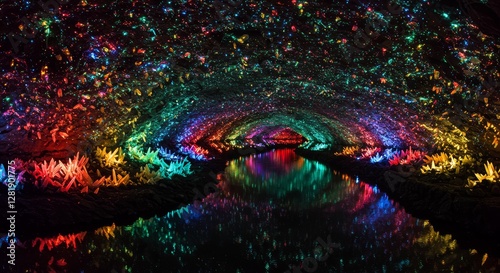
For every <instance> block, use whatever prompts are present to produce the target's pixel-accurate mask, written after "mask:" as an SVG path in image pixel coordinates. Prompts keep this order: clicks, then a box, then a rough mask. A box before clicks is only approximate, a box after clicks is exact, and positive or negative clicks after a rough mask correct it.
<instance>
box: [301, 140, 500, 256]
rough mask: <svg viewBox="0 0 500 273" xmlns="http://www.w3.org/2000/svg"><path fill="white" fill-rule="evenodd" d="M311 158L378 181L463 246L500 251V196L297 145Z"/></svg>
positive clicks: (438, 177)
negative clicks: (499, 234)
mask: <svg viewBox="0 0 500 273" xmlns="http://www.w3.org/2000/svg"><path fill="white" fill-rule="evenodd" d="M296 153H297V154H299V155H300V156H303V157H305V158H308V159H313V160H317V161H320V162H322V163H324V164H327V165H328V166H330V167H332V168H334V169H336V170H339V171H341V172H343V173H347V174H349V175H352V176H357V177H359V179H360V180H362V181H365V182H367V183H370V184H374V185H377V186H378V187H379V188H380V189H381V190H383V191H384V192H386V193H387V194H388V195H389V197H390V198H392V199H394V200H396V201H397V202H399V203H400V204H402V205H403V207H404V208H405V210H406V211H407V212H409V213H410V214H412V215H413V216H415V217H418V218H423V219H429V220H430V221H431V223H432V224H433V226H434V227H435V228H436V229H437V230H438V231H441V232H445V233H450V234H452V235H453V236H454V238H455V239H457V241H459V242H461V243H462V244H463V245H470V246H473V247H476V246H477V245H478V244H477V242H481V243H480V246H481V247H483V248H486V249H488V250H489V251H490V252H491V251H495V252H499V250H498V249H500V248H499V246H500V237H499V236H498V231H499V230H500V218H499V217H498V216H499V215H500V194H499V193H497V192H495V191H489V192H488V191H486V190H485V189H482V188H477V189H472V190H471V189H469V188H466V187H464V185H465V184H466V183H467V181H463V180H460V179H457V178H450V177H446V176H445V175H422V174H421V173H420V172H419V171H418V170H416V169H415V168H413V169H412V168H407V167H396V166H392V167H390V166H389V164H387V163H375V164H373V163H370V162H369V161H367V160H366V161H365V160H356V159H354V158H349V157H344V156H334V155H333V153H331V152H316V151H309V150H303V149H297V150H296Z"/></svg>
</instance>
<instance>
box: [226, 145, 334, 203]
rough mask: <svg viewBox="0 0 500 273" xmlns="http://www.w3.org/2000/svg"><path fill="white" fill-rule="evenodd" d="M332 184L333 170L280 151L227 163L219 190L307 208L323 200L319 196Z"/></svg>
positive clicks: (284, 150) (290, 152)
mask: <svg viewBox="0 0 500 273" xmlns="http://www.w3.org/2000/svg"><path fill="white" fill-rule="evenodd" d="M332 180H333V173H332V170H331V169H329V168H328V167H327V166H325V165H324V164H322V163H319V162H317V161H312V160H307V159H304V158H303V157H300V156H298V155H296V154H295V152H294V151H293V149H280V150H275V151H271V152H267V153H263V154H257V155H253V156H250V157H240V158H238V159H236V160H232V161H231V162H229V164H228V166H227V168H226V170H225V178H224V179H222V181H221V188H223V191H227V194H229V192H230V194H231V195H241V197H245V199H247V198H251V200H248V201H253V202H258V201H264V202H265V201H266V200H269V201H274V202H276V203H279V204H287V203H290V204H292V203H293V206H294V207H309V206H310V205H311V204H314V203H318V202H319V201H320V200H322V199H323V198H322V192H323V191H324V190H325V189H326V187H327V185H328V184H329V183H330V182H331V181H332Z"/></svg>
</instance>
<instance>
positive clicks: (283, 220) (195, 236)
mask: <svg viewBox="0 0 500 273" xmlns="http://www.w3.org/2000/svg"><path fill="white" fill-rule="evenodd" d="M219 179H220V181H221V182H220V183H219V184H218V185H217V186H215V185H207V187H206V191H205V193H206V194H208V193H209V192H210V191H211V189H217V191H216V192H215V193H212V194H208V195H207V196H206V197H205V198H204V200H203V201H201V202H195V204H193V205H190V206H188V207H186V208H184V209H183V210H179V211H177V212H175V213H169V214H168V215H166V216H163V217H155V218H151V219H147V220H144V219H139V220H137V221H136V222H135V223H134V224H133V225H130V226H125V227H118V226H110V227H103V228H100V229H98V230H95V231H88V232H81V233H78V234H66V235H60V236H56V237H53V238H37V239H35V240H32V241H27V242H23V245H22V246H18V248H17V257H16V262H17V265H16V268H17V269H18V270H19V271H20V272H21V271H23V272H24V271H25V270H27V271H26V272H35V271H36V272H47V271H48V272H50V271H51V270H52V272H64V271H66V272H252V273H254V272H370V273H371V272H497V270H500V266H499V263H500V260H499V258H498V257H492V256H491V255H490V256H488V254H486V253H478V252H477V251H475V250H473V249H462V248H460V247H459V246H458V245H457V243H456V241H454V240H453V238H452V237H451V236H450V235H445V236H443V235H440V234H439V233H437V232H435V231H434V229H433V227H432V225H431V224H429V222H428V221H426V220H420V219H416V218H414V217H412V216H410V215H409V214H407V213H406V212H405V211H404V209H402V208H401V207H399V206H398V204H396V203H394V202H393V201H391V200H390V199H388V197H387V195H386V194H384V193H382V192H380V191H379V190H378V189H377V188H376V187H373V186H370V185H368V184H366V183H363V182H361V181H358V180H357V179H356V178H352V177H349V176H346V175H342V174H341V173H338V172H336V171H334V170H332V169H330V168H328V167H326V166H324V165H322V164H320V163H318V162H315V161H311V160H307V159H304V158H302V157H300V156H297V155H295V154H294V152H293V151H292V150H289V149H285V150H277V151H272V152H268V153H265V154H260V155H255V156H251V157H245V158H240V159H236V160H233V161H231V162H229V163H228V166H227V168H226V170H225V173H224V174H220V175H219ZM205 193H200V194H201V195H203V196H204V195H205ZM2 253H5V246H2ZM3 255H5V254H3ZM4 264H5V263H4ZM2 266H4V265H2ZM4 269H5V267H4ZM2 272H4V271H2Z"/></svg>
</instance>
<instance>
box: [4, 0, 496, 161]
mask: <svg viewBox="0 0 500 273" xmlns="http://www.w3.org/2000/svg"><path fill="white" fill-rule="evenodd" d="M95 3H99V4H92V5H84V6H81V7H80V6H78V7H73V6H70V5H61V16H62V17H61V18H59V17H57V16H59V15H58V14H49V13H47V14H44V16H42V17H43V18H42V17H39V16H38V15H37V11H36V10H35V7H30V8H27V9H25V10H22V12H19V11H20V10H19V9H21V7H20V6H18V5H16V4H11V3H2V7H4V8H5V9H6V10H9V11H12V14H25V18H27V20H28V21H29V22H33V24H30V26H29V28H31V30H32V33H31V34H30V33H27V32H26V31H24V32H23V31H22V30H20V32H17V29H19V26H18V25H16V23H18V22H20V21H22V20H21V19H22V18H17V19H16V18H12V20H9V22H8V23H7V27H6V29H9V27H10V29H15V30H16V31H12V33H11V34H9V33H4V34H5V35H4V37H7V39H4V41H3V43H2V51H3V52H2V53H3V54H2V57H1V62H2V63H1V64H2V72H1V73H2V77H1V79H0V81H1V84H2V89H1V90H0V92H1V94H2V105H1V108H0V110H1V113H2V115H1V116H0V144H2V145H0V153H1V157H2V158H1V159H2V160H3V161H6V160H8V159H9V158H20V159H21V160H29V159H33V160H35V161H37V162H43V160H47V161H50V159H52V158H54V159H55V160H63V161H64V160H67V159H68V158H71V157H72V156H74V155H76V154H82V155H83V154H85V155H87V156H93V155H95V154H96V153H97V148H99V149H103V147H108V150H107V151H109V150H115V149H122V150H123V153H125V154H128V156H129V157H130V159H136V158H141V157H142V155H143V154H146V153H147V151H148V150H150V153H154V152H152V151H154V150H155V149H159V148H164V149H168V150H169V151H170V152H171V153H180V154H184V155H186V154H190V155H192V156H195V157H197V156H198V157H200V158H205V159H208V158H212V157H214V156H217V155H220V154H223V153H224V152H225V151H228V150H230V149H232V148H236V147H240V146H258V145H269V144H270V142H271V143H272V142H273V140H277V139H279V138H283V136H284V135H287V136H288V137H290V138H291V139H296V141H297V142H299V139H301V137H302V140H303V142H302V143H301V145H302V147H305V148H308V149H320V148H321V149H331V148H332V147H334V146H338V147H341V146H362V147H375V146H377V147H388V148H389V147H392V148H397V149H406V148H409V147H413V148H414V149H419V150H423V151H425V150H427V151H429V150H433V149H437V150H441V151H446V152H450V153H453V154H456V155H464V154H470V155H475V156H476V155H477V156H478V157H485V158H486V159H487V158H488V157H495V156H498V155H499V152H500V148H499V147H498V139H499V138H500V130H499V129H498V128H499V126H500V123H499V120H500V119H499V117H498V115H497V112H498V107H499V105H500V102H499V97H498V92H496V91H497V90H498V84H497V83H498V80H499V77H500V75H499V74H498V71H499V63H498V60H499V58H498V48H499V46H498V45H499V41H498V37H497V36H495V34H494V31H493V32H492V31H487V30H484V31H483V29H480V28H479V27H478V26H477V25H478V23H476V22H473V21H471V20H470V18H468V17H467V14H468V13H467V12H468V11H470V10H471V9H470V7H468V6H467V9H466V12H464V11H463V10H461V9H460V6H459V5H457V4H453V3H449V1H445V2H441V1H437V2H433V3H430V2H427V1H426V2H422V1H402V2H401V3H399V2H398V3H390V2H384V1H378V2H376V3H370V4H367V3H358V2H357V1H345V2H337V1H335V2H326V1H325V2H324V3H323V2H321V3H320V2H314V3H312V2H311V3H309V2H302V1H288V2H282V1H265V2H262V3H258V4H257V3H250V2H249V3H246V2H245V3H243V2H241V3H240V2H238V3H233V2H231V3H226V4H227V5H233V4H234V5H240V6H234V7H233V6H230V8H231V9H230V10H233V9H235V10H236V9H237V10H238V11H239V12H238V13H237V15H236V14H235V15H234V16H232V15H230V14H224V16H217V10H214V6H213V5H212V4H210V3H208V2H196V1H188V2H179V3H177V2H176V3H161V4H158V3H153V2H151V1H144V2H141V3H135V4H134V5H132V6H130V5H128V4H126V3H121V2H118V1H111V2H109V3H108V2H105V1H95ZM484 5H486V4H484ZM462 6H463V5H462ZM491 8H492V10H495V9H494V8H495V7H494V6H492V7H491ZM109 10H117V11H120V14H129V15H128V17H127V18H126V19H123V18H121V15H119V14H118V13H116V15H114V16H115V17H113V18H110V19H109V20H108V21H107V23H104V22H103V21H102V19H100V18H107V16H105V15H106V14H108V11H109ZM220 10H221V9H219V11H220ZM222 10H225V11H226V12H227V9H222ZM474 12H475V14H477V12H479V11H477V10H474ZM72 13H75V14H78V18H79V20H80V21H81V22H74V20H73V19H71V16H70V14H72ZM214 14H216V15H215V16H214ZM56 17H57V18H56ZM477 17H478V16H475V17H474V18H476V20H477ZM422 18H423V19H422ZM167 22H168V23H167ZM8 34H9V35H10V36H9V35H8ZM26 34H29V37H32V38H33V39H32V42H30V43H28V42H26V41H27V39H26V37H24V36H25V35H26ZM23 35H24V36H23ZM75 35H76V36H75ZM73 36H75V37H76V38H74V39H73V38H70V37H73ZM8 37H10V38H8ZM11 38H12V39H11ZM30 39H31V38H30ZM30 41H31V40H30ZM292 136H293V137H292ZM294 141H295V140H294ZM19 143H23V144H22V145H19ZM117 153H118V152H117ZM115 156H116V154H115ZM158 166H159V165H158Z"/></svg>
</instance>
